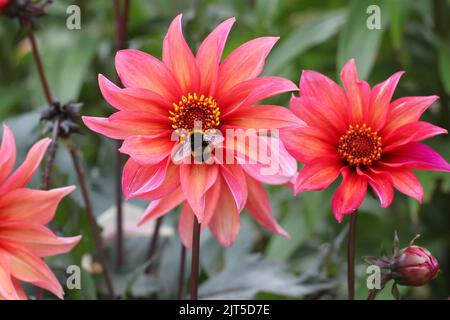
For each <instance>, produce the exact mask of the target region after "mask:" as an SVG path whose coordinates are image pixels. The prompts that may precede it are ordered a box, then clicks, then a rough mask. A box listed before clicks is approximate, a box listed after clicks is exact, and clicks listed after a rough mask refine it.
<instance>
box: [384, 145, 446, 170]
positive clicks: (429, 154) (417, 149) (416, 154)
mask: <svg viewBox="0 0 450 320" xmlns="http://www.w3.org/2000/svg"><path fill="white" fill-rule="evenodd" d="M382 164H383V165H385V166H388V167H394V168H397V167H405V168H408V169H417V170H434V171H447V172H448V171H450V165H449V164H448V163H447V161H446V160H445V159H444V158H442V157H441V156H440V155H439V154H438V153H437V152H436V151H434V150H433V149H432V148H431V147H429V146H427V145H424V144H421V143H417V142H412V143H408V144H406V145H404V146H400V147H399V148H397V149H395V150H393V151H391V152H389V153H386V154H385V155H384V156H383V162H382Z"/></svg>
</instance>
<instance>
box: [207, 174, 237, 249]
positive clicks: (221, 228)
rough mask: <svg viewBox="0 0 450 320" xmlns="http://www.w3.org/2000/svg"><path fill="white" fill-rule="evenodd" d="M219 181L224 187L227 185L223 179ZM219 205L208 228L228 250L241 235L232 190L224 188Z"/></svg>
mask: <svg viewBox="0 0 450 320" xmlns="http://www.w3.org/2000/svg"><path fill="white" fill-rule="evenodd" d="M219 181H220V183H221V184H222V186H223V185H224V184H225V183H226V182H225V181H223V178H220V179H219ZM219 203H220V205H219V206H217V208H216V211H215V212H214V215H213V216H212V218H211V221H210V222H209V224H208V226H209V229H210V230H211V232H212V234H213V235H214V236H215V237H216V239H217V241H219V243H220V244H221V245H222V246H223V247H225V248H228V247H230V246H232V245H233V243H234V241H235V240H236V237H237V235H238V234H239V229H240V216H239V211H238V208H237V207H236V203H235V201H234V198H233V195H232V194H231V191H230V189H228V188H223V187H222V189H221V192H220V198H219Z"/></svg>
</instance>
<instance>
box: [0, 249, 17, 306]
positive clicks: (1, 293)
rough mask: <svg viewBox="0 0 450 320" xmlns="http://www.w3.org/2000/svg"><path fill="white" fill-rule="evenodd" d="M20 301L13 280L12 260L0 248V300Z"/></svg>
mask: <svg viewBox="0 0 450 320" xmlns="http://www.w3.org/2000/svg"><path fill="white" fill-rule="evenodd" d="M2 299H6V300H18V299H19V295H18V294H17V291H16V288H15V286H14V283H13V281H12V278H11V259H10V257H9V255H8V254H7V253H6V252H4V251H3V250H2V249H1V248H0V300H2Z"/></svg>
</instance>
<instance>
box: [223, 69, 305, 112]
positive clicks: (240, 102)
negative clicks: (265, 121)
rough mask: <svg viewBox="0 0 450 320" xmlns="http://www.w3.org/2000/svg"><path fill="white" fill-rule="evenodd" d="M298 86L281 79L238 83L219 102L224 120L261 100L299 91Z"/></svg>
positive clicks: (262, 79)
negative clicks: (240, 109)
mask: <svg viewBox="0 0 450 320" xmlns="http://www.w3.org/2000/svg"><path fill="white" fill-rule="evenodd" d="M297 90H298V88H297V86H296V85H295V84H294V83H293V82H292V81H290V80H288V79H285V78H281V77H259V78H255V79H250V80H247V81H243V82H241V83H238V84H237V85H235V86H234V87H233V88H231V89H230V90H228V91H227V92H226V93H224V94H223V95H222V96H221V97H220V98H219V99H218V101H217V104H218V105H219V106H220V110H221V114H222V118H223V117H225V116H227V115H228V114H231V113H233V112H234V111H236V110H238V109H239V107H242V106H244V107H245V106H251V105H253V104H255V103H257V102H259V101H261V100H264V99H267V98H269V97H273V96H276V95H279V94H281V93H284V92H289V91H297Z"/></svg>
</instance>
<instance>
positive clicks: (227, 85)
mask: <svg viewBox="0 0 450 320" xmlns="http://www.w3.org/2000/svg"><path fill="white" fill-rule="evenodd" d="M278 39H279V38H278V37H263V38H256V39H253V40H251V41H249V42H246V43H244V44H243V45H241V46H240V47H239V48H237V49H236V50H234V51H233V52H232V53H230V55H229V56H228V57H227V58H226V59H225V60H224V61H223V62H222V64H221V65H220V67H219V82H218V87H217V96H219V97H220V96H222V95H223V94H224V93H226V92H227V91H228V90H229V89H231V88H232V87H234V86H235V85H237V84H238V83H240V82H243V81H246V80H249V79H253V78H256V77H257V76H259V75H260V74H261V72H262V71H263V69H264V63H265V60H266V57H267V55H268V54H269V52H270V50H272V47H273V46H274V45H275V43H276V42H277V41H278Z"/></svg>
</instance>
